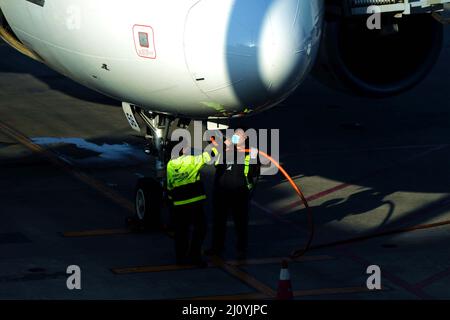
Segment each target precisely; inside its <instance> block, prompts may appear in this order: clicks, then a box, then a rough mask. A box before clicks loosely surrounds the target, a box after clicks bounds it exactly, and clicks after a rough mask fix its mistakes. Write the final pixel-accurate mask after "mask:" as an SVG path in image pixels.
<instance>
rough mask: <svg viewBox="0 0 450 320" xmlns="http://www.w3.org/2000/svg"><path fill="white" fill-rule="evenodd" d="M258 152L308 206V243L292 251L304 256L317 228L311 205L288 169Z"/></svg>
mask: <svg viewBox="0 0 450 320" xmlns="http://www.w3.org/2000/svg"><path fill="white" fill-rule="evenodd" d="M211 142H212V143H213V144H214V145H215V146H218V143H217V142H216V140H215V139H214V138H213V137H211ZM256 150H257V151H258V153H259V154H260V155H261V156H263V157H264V158H266V159H267V160H269V161H270V162H272V163H273V164H274V165H275V166H276V167H277V168H278V170H280V172H281V173H282V174H283V176H284V177H285V178H286V179H287V181H289V183H290V185H291V186H292V188H293V189H294V190H295V192H296V193H297V195H298V196H299V198H300V199H301V201H302V203H303V205H304V206H305V208H306V214H307V219H308V229H309V236H308V240H307V242H306V245H305V247H304V248H303V249H297V250H294V251H293V252H292V253H291V258H292V259H295V258H299V257H301V256H303V255H304V254H305V253H306V252H307V251H308V250H309V248H310V247H311V243H312V241H313V239H314V232H315V230H314V229H315V228H314V218H313V214H312V210H311V207H310V206H309V204H308V201H307V200H306V197H305V195H304V194H303V192H302V190H301V189H300V187H299V186H298V185H297V184H296V183H295V182H294V180H293V179H292V178H291V176H290V175H289V174H288V173H287V172H286V170H284V168H283V167H282V166H281V165H280V163H279V162H278V161H277V160H275V159H274V158H273V157H271V156H270V155H268V154H267V153H265V152H264V151H261V150H258V149H256ZM238 151H239V152H246V153H251V152H252V150H251V149H238Z"/></svg>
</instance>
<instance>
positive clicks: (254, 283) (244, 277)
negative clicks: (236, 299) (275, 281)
mask: <svg viewBox="0 0 450 320" xmlns="http://www.w3.org/2000/svg"><path fill="white" fill-rule="evenodd" d="M212 262H213V264H214V265H216V266H217V267H220V268H221V269H223V270H224V271H226V272H227V273H229V274H230V275H232V276H234V277H235V278H237V279H239V280H240V281H241V282H243V283H245V284H246V285H248V286H250V287H252V288H254V289H256V290H258V291H259V292H260V293H262V294H265V295H267V296H268V297H271V298H273V297H275V296H276V294H277V293H276V292H275V290H273V289H272V288H271V287H269V286H267V285H265V284H264V283H262V282H260V281H258V280H256V278H254V277H253V276H251V275H250V274H248V273H247V272H245V271H243V270H241V269H239V268H237V267H234V266H231V265H229V264H227V263H226V262H225V261H223V260H222V259H221V258H219V257H212Z"/></svg>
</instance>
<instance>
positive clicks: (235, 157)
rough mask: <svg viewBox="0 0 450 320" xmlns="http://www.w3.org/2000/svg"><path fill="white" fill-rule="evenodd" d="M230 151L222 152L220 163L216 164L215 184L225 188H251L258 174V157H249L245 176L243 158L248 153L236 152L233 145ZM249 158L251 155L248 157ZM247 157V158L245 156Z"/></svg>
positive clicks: (237, 189)
mask: <svg viewBox="0 0 450 320" xmlns="http://www.w3.org/2000/svg"><path fill="white" fill-rule="evenodd" d="M231 148H233V150H234V153H233V152H232V151H227V152H224V153H223V155H221V156H222V158H221V159H220V160H221V161H220V163H218V164H216V175H215V186H216V188H220V189H225V190H230V191H232V190H236V191H239V190H243V189H246V190H251V189H253V187H254V185H255V183H256V180H257V178H258V176H259V174H260V166H261V165H260V162H259V159H258V157H256V158H254V159H250V164H249V166H248V167H249V168H248V175H247V177H246V176H245V167H246V165H245V158H246V156H250V154H249V153H244V152H238V151H237V150H236V147H235V146H231ZM250 158H251V157H250ZM247 159H248V158H247Z"/></svg>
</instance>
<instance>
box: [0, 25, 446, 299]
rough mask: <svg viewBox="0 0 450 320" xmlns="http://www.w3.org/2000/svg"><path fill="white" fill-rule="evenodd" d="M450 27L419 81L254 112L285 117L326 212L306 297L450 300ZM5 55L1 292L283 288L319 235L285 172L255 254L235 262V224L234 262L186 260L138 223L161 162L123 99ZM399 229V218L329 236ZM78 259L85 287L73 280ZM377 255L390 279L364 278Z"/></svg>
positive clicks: (272, 181)
mask: <svg viewBox="0 0 450 320" xmlns="http://www.w3.org/2000/svg"><path fill="white" fill-rule="evenodd" d="M447 31H448V30H447ZM449 36H450V34H449V33H448V32H447V38H446V47H445V49H444V51H443V54H442V56H441V58H440V60H439V61H438V64H437V66H436V68H435V69H434V71H433V72H432V73H431V75H430V76H429V77H428V79H426V81H424V83H423V84H421V85H420V86H418V87H417V88H415V89H414V90H412V91H410V92H408V93H406V94H403V95H401V96H398V97H394V98H390V99H385V100H375V101H374V100H369V99H362V98H358V97H351V96H347V95H344V94H341V93H337V92H335V91H332V90H330V89H328V88H325V87H323V86H322V85H320V84H318V83H317V82H316V81H315V80H314V79H308V81H306V83H305V84H304V85H303V86H302V87H301V88H300V89H299V90H298V92H296V93H295V94H294V95H293V96H292V97H291V98H289V99H288V100H287V101H286V102H284V103H283V104H282V105H280V106H279V107H277V108H275V109H272V110H270V111H267V112H266V113H263V114H260V115H257V116H254V117H252V118H250V119H248V120H247V124H248V125H251V126H252V127H254V128H268V129H280V144H281V161H282V164H283V165H284V166H285V168H286V169H287V170H288V171H289V173H290V174H291V175H292V176H293V177H295V180H296V182H297V183H298V184H300V185H301V187H302V188H303V190H304V191H305V194H306V195H307V197H308V198H309V200H310V205H311V207H312V210H313V212H314V216H315V225H316V234H315V238H314V242H313V247H315V248H313V249H312V250H311V251H309V252H308V253H307V255H306V257H305V258H304V259H303V260H301V261H291V262H290V264H289V269H290V275H291V279H292V284H293V289H294V291H295V293H296V298H297V299H433V298H435V299H449V298H450V290H449V289H448V288H449V285H450V256H449V250H448V240H449V239H450V225H447V224H446V223H447V222H448V221H449V220H450V166H449V162H450V139H449V137H450V91H449V90H448V89H449V84H450V64H449V63H448V62H449V58H450V37H449ZM0 57H1V59H0V122H1V123H3V124H6V125H7V128H6V129H5V126H3V127H2V126H0V219H1V223H0V299H80V298H81V299H182V298H203V297H208V298H220V297H228V298H235V299H246V298H262V299H264V298H271V297H273V295H274V294H275V293H276V288H277V282H278V275H279V271H280V261H281V259H282V258H283V257H286V256H288V255H289V254H290V253H291V252H292V250H294V249H297V248H301V247H302V246H303V245H304V243H305V241H306V238H307V236H308V230H307V228H306V225H307V224H306V214H305V210H304V209H303V208H302V206H301V205H300V204H299V203H298V200H297V198H296V196H295V193H294V192H293V191H292V189H290V187H289V184H288V183H287V182H286V181H285V180H283V179H282V177H281V176H274V177H265V178H263V179H262V180H261V181H260V183H259V184H258V188H257V191H256V193H255V197H254V199H253V203H252V211H251V226H250V244H249V245H250V249H249V260H248V261H246V262H244V263H236V262H235V261H234V260H235V252H234V249H233V248H234V246H233V244H234V241H235V240H234V238H235V237H234V228H233V226H232V224H230V227H229V228H228V238H227V239H228V243H227V248H228V250H227V252H226V256H225V258H224V260H214V261H210V265H209V267H208V268H205V269H196V268H185V269H180V268H176V267H175V266H173V263H174V250H173V240H172V239H171V238H170V237H169V236H167V235H166V234H162V233H145V234H133V233H129V232H128V231H127V230H126V225H125V219H126V217H129V216H130V215H131V210H130V208H132V206H133V203H132V201H133V193H134V186H135V183H136V181H137V179H138V178H139V177H140V176H149V175H151V165H150V163H151V161H150V159H149V158H148V157H147V156H145V154H144V153H143V152H142V150H141V149H142V143H143V140H142V139H141V138H139V137H136V136H135V133H134V132H133V131H132V130H131V129H130V128H129V126H128V123H127V121H126V119H125V117H124V116H123V113H122V110H121V108H120V103H119V102H116V101H113V100H110V99H108V98H105V97H103V96H101V95H99V94H97V93H95V92H92V91H90V90H88V89H85V88H83V87H81V86H79V85H77V84H75V83H73V82H71V81H70V80H68V79H65V78H64V77H62V76H60V75H58V74H56V73H54V72H53V71H51V70H49V69H48V68H46V67H45V66H42V65H40V64H38V63H35V62H33V61H31V60H29V59H27V58H26V57H23V56H21V55H20V54H18V53H16V52H15V51H14V50H13V49H11V48H9V47H8V46H6V45H5V44H0ZM11 129H13V130H14V132H11ZM212 173H213V172H212V169H209V170H206V171H205V180H206V182H207V183H211V175H212ZM230 201H232V199H230ZM207 209H208V210H207V212H208V218H209V220H210V217H211V210H210V206H209V205H208V206H207ZM417 226H420V228H419V229H418V230H416V228H415V227H417ZM411 227H413V228H412V229H411ZM209 231H211V230H209ZM386 231H395V232H388V233H387V234H385V235H384V236H375V237H370V238H369V239H359V240H360V241H350V242H345V241H344V243H341V244H338V245H327V244H333V243H334V242H336V241H343V240H347V239H354V238H358V237H362V236H367V235H379V234H380V233H383V232H386ZM397 231H398V232H397ZM210 234H211V232H209V233H208V240H207V242H206V243H205V247H208V245H209V243H210ZM323 244H325V245H324V246H321V245H323ZM70 265H77V266H79V267H80V269H81V285H82V288H81V290H68V288H67V286H66V280H67V278H68V276H69V275H68V274H67V273H66V270H67V267H68V266H70ZM370 265H378V266H379V267H380V269H381V279H382V290H375V291H369V290H368V289H367V287H366V281H367V278H368V276H369V275H368V274H367V273H366V269H367V268H368V266H370ZM136 267H139V268H136Z"/></svg>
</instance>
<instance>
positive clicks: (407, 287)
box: [338, 248, 432, 300]
mask: <svg viewBox="0 0 450 320" xmlns="http://www.w3.org/2000/svg"><path fill="white" fill-rule="evenodd" d="M338 250H339V251H341V252H342V253H343V255H344V256H346V257H347V258H349V259H351V260H353V261H355V262H358V263H360V264H362V265H364V266H365V267H368V266H371V265H375V263H371V262H369V261H367V260H366V259H364V258H363V257H360V256H358V255H356V254H354V253H352V252H350V251H349V250H347V249H345V250H344V249H342V248H338ZM381 273H382V277H383V278H385V279H387V280H389V281H390V282H392V283H393V284H395V285H397V286H399V287H401V288H402V289H404V290H406V291H408V292H409V293H411V294H413V295H415V296H416V297H418V298H420V299H424V300H430V299H432V297H431V296H429V295H428V294H426V293H425V292H423V291H422V290H421V289H420V288H417V287H416V286H415V285H412V284H410V283H409V282H407V281H406V280H403V279H402V278H400V277H398V276H396V275H394V274H392V273H390V272H388V271H386V270H384V269H383V268H381Z"/></svg>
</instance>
